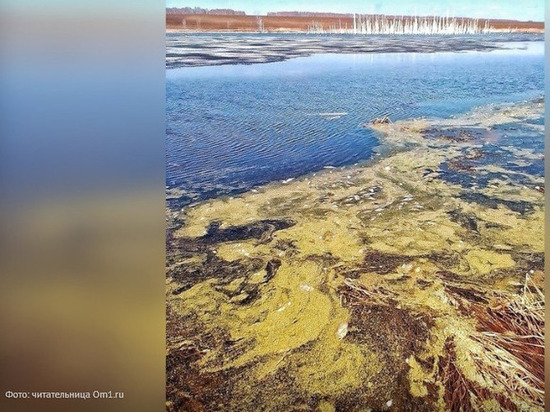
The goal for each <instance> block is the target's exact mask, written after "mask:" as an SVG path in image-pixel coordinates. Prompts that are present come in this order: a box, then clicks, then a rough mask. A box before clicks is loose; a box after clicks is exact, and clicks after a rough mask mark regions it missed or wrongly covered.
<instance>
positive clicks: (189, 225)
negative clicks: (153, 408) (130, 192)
mask: <svg viewBox="0 0 550 412" xmlns="http://www.w3.org/2000/svg"><path fill="white" fill-rule="evenodd" d="M533 110H534V111H535V112H537V113H538V112H540V111H541V110H542V107H538V106H537V107H536V108H535V109H533V107H531V108H525V107H521V106H520V107H516V108H514V107H511V108H507V109H506V111H496V110H495V111H493V110H492V109H480V110H479V111H476V112H473V113H470V114H468V115H465V116H462V117H460V118H456V119H446V120H444V121H437V120H417V121H405V122H396V123H391V124H384V125H377V126H376V130H377V133H379V134H380V135H381V138H382V140H383V141H384V144H386V145H387V147H386V149H387V152H388V155H387V157H381V158H380V159H378V160H376V161H373V162H370V163H369V164H365V165H358V166H354V167H349V168H330V169H327V170H324V171H321V172H318V173H316V174H314V175H311V176H306V177H303V178H298V179H295V180H292V181H285V182H284V183H279V184H276V183H275V184H270V185H266V186H264V187H261V188H257V189H254V190H253V191H250V192H248V193H244V194H242V195H239V196H236V197H232V198H230V197H229V198H228V197H226V198H224V199H214V200H210V201H207V202H203V203H201V204H197V205H194V206H192V207H188V208H186V209H185V210H183V211H181V212H171V213H169V214H168V221H169V228H173V229H171V230H170V231H169V233H170V236H169V237H168V238H167V239H168V248H167V250H168V252H167V254H168V260H167V285H166V296H167V318H168V327H167V342H168V344H167V359H168V362H167V365H168V366H167V375H168V377H169V382H170V383H169V390H168V391H167V397H168V399H169V402H170V403H169V404H170V405H171V406H170V408H171V409H170V408H169V409H170V410H171V411H172V410H173V411H174V412H175V411H176V410H177V407H176V405H182V404H183V405H185V406H186V407H188V408H189V410H228V411H243V410H262V409H263V410H266V411H291V410H319V411H321V410H327V411H330V410H361V409H360V408H363V409H364V410H392V409H395V410H418V411H424V410H426V411H427V410H429V411H446V410H458V409H459V407H463V410H465V411H470V410H533V411H542V410H543V386H544V385H543V383H544V379H543V375H544V368H543V366H541V365H544V362H543V358H544V356H543V355H544V352H543V350H542V349H541V348H542V347H543V345H542V343H543V341H544V334H543V333H542V331H543V327H544V318H543V313H544V300H543V297H544V295H543V292H544V264H543V262H544V253H543V250H544V233H543V229H542V228H543V227H544V202H543V197H544V196H543V193H542V190H541V188H540V186H539V185H541V178H540V177H539V176H529V175H528V174H526V173H523V174H521V176H520V174H519V173H515V172H514V171H513V170H512V171H510V170H506V168H505V167H502V166H493V165H485V166H480V167H479V168H470V169H469V168H468V167H467V164H466V163H465V160H464V159H466V160H471V159H475V158H476V156H481V152H480V150H481V149H480V145H479V142H478V141H476V139H477V138H479V136H485V135H484V133H486V130H489V128H491V127H492V126H493V125H494V124H495V123H499V122H500V123H506V122H518V121H519V120H518V119H517V118H516V117H517V116H527V117H529V115H530V113H532V112H533ZM510 150H512V149H510ZM516 152H517V153H516ZM516 152H514V153H516V155H517V157H518V159H517V162H516V163H517V165H519V166H522V167H523V166H526V165H528V164H531V163H530V162H532V161H537V160H540V158H539V157H540V156H539V155H537V154H535V153H531V152H528V151H525V150H523V151H522V150H519V151H516ZM453 162H454V163H453ZM461 162H462V163H461ZM444 163H445V164H449V163H451V165H454V167H459V166H461V165H462V166H461V167H462V169H461V172H464V173H466V174H468V173H470V174H476V173H479V176H487V175H488V173H495V174H497V173H498V174H499V176H500V177H495V178H494V179H492V180H490V181H489V183H488V185H487V186H486V187H483V188H472V189H471V190H470V189H469V188H465V187H462V186H461V185H459V184H453V183H450V182H448V181H445V180H444V179H443V178H441V173H442V168H441V165H443V164H444ZM514 173H515V174H514ZM504 175H506V176H507V177H502V176H504ZM510 176H511V178H510ZM518 176H519V177H520V178H521V179H523V180H522V181H524V182H525V186H524V185H521V184H518V183H516V181H515V180H514V178H515V177H518ZM518 325H521V326H518ZM541 350H542V352H541ZM524 354H525V356H524ZM541 355H542V356H541ZM265 388H269V390H265ZM541 388H542V389H541ZM498 408H500V409H498Z"/></svg>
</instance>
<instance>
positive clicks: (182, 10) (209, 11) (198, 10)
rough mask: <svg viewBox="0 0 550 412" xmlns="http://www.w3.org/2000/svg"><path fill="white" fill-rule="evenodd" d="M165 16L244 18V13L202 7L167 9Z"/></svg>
mask: <svg viewBox="0 0 550 412" xmlns="http://www.w3.org/2000/svg"><path fill="white" fill-rule="evenodd" d="M166 14H218V15H225V16H246V13H245V12H244V11H239V10H232V9H203V8H202V7H169V8H167V9H166Z"/></svg>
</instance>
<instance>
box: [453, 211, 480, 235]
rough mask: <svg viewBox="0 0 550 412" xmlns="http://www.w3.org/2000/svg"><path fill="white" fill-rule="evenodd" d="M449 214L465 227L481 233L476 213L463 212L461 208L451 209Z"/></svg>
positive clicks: (454, 220)
mask: <svg viewBox="0 0 550 412" xmlns="http://www.w3.org/2000/svg"><path fill="white" fill-rule="evenodd" d="M447 214H448V215H449V216H450V218H451V221H452V222H455V223H458V224H459V225H460V226H462V227H463V228H464V229H466V230H468V231H470V232H475V233H477V234H478V235H479V230H478V222H477V218H476V216H475V215H473V214H467V213H463V212H462V211H461V210H451V211H449V212H447Z"/></svg>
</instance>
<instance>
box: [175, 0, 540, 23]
mask: <svg viewBox="0 0 550 412" xmlns="http://www.w3.org/2000/svg"><path fill="white" fill-rule="evenodd" d="M166 7H202V8H206V9H218V8H224V9H225V8H228V9H234V10H242V11H245V12H246V14H266V13H267V12H268V11H326V12H335V13H365V14H366V13H376V14H397V15H401V14H404V15H414V14H417V15H440V16H444V15H447V14H448V15H449V16H458V17H486V18H496V19H513V20H533V21H543V20H544V0H458V1H457V0H453V1H450V0H372V1H369V0H338V1H336V0H316V1H313V0H270V1H258V0H166Z"/></svg>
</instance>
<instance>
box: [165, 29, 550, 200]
mask: <svg viewBox="0 0 550 412" xmlns="http://www.w3.org/2000/svg"><path fill="white" fill-rule="evenodd" d="M365 40H366V41H367V39H365ZM506 47H509V49H508V50H497V51H491V52H458V53H453V52H445V53H370V54H317V55H313V56H310V57H299V58H295V59H291V60H287V61H283V62H277V63H267V64H254V65H226V66H206V67H185V68H178V69H171V70H167V74H166V100H167V106H166V107H167V129H166V148H167V149H166V153H167V154H166V156H167V182H166V184H167V186H168V187H169V188H179V189H182V190H183V191H184V193H185V195H184V196H183V197H182V198H181V199H180V200H179V201H178V202H175V203H173V204H172V205H174V206H183V205H185V204H188V203H190V202H192V201H194V200H199V199H206V198H210V197H216V196H220V195H224V194H233V193H239V192H242V191H244V190H247V189H250V188H251V187H254V186H256V185H260V184H264V183H267V182H270V181H274V180H281V179H287V178H290V177H296V176H299V175H303V174H306V173H309V172H313V171H316V170H319V169H321V168H323V167H325V166H328V165H330V166H343V165H349V164H353V163H357V162H361V161H364V160H366V159H369V158H370V157H372V154H373V148H374V147H375V146H376V145H377V143H378V141H377V138H376V137H375V136H374V134H373V133H372V132H370V131H369V130H366V129H364V128H362V127H361V125H362V124H363V123H365V122H368V121H371V120H372V119H374V118H376V117H379V116H382V115H389V116H390V118H391V119H392V120H393V121H395V120H399V119H405V118H411V117H419V116H427V117H448V116H452V115H455V114H459V113H463V112H465V111H468V110H470V109H472V108H473V107H475V106H478V105H483V104H487V103H503V102H514V101H521V100H527V99H532V98H536V97H540V96H542V95H543V86H544V69H543V68H544V43H543V42H525V43H517V42H514V43H512V42H510V43H507V44H506Z"/></svg>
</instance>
